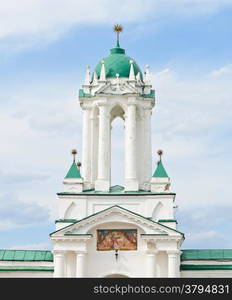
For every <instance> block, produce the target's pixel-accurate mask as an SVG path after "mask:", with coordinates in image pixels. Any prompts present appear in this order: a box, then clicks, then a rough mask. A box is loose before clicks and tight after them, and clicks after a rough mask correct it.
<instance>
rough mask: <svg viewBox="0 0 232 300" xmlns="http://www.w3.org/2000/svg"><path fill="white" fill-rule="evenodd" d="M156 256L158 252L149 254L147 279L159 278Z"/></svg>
mask: <svg viewBox="0 0 232 300" xmlns="http://www.w3.org/2000/svg"><path fill="white" fill-rule="evenodd" d="M156 255H157V251H153V252H148V253H147V272H146V273H147V277H152V278H155V277H157V270H156V269H157V268H156Z"/></svg>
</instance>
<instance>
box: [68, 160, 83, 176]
mask: <svg viewBox="0 0 232 300" xmlns="http://www.w3.org/2000/svg"><path fill="white" fill-rule="evenodd" d="M65 178H81V173H80V170H79V168H78V166H77V165H76V163H75V161H74V162H73V163H72V165H71V167H70V169H69V171H68V173H67V175H66V176H65Z"/></svg>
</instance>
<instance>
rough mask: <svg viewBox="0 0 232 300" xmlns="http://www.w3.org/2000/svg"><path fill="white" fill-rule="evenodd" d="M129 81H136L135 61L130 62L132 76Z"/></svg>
mask: <svg viewBox="0 0 232 300" xmlns="http://www.w3.org/2000/svg"><path fill="white" fill-rule="evenodd" d="M129 80H131V81H134V80H135V72H134V66H133V60H132V59H131V60H130V75H129Z"/></svg>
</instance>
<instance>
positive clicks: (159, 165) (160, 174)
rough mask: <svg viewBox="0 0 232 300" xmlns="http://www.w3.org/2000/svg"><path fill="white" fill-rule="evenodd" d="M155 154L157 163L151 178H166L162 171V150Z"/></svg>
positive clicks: (164, 171)
mask: <svg viewBox="0 0 232 300" xmlns="http://www.w3.org/2000/svg"><path fill="white" fill-rule="evenodd" d="M157 154H158V155H159V161H158V163H157V167H156V170H155V172H154V174H153V176H152V177H159V178H162V177H168V174H167V172H166V170H165V169H164V166H163V164H162V155H163V151H162V150H158V151H157Z"/></svg>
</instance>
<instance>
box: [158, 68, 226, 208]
mask: <svg viewBox="0 0 232 300" xmlns="http://www.w3.org/2000/svg"><path fill="white" fill-rule="evenodd" d="M227 75H228V76H227V77H226V78H224V77H222V78H220V80H218V78H215V77H213V76H209V74H202V75H200V76H199V77H198V78H194V79H193V78H189V77H188V76H186V75H184V76H182V77H181V76H180V75H179V74H176V73H175V72H173V71H171V70H169V69H165V70H162V71H160V72H158V73H156V74H153V76H152V78H153V86H154V87H155V89H156V98H157V101H156V107H155V108H154V111H153V117H152V125H153V134H152V140H153V149H158V148H161V149H163V150H164V153H165V155H164V158H163V159H164V162H165V165H166V169H167V172H168V174H169V175H170V176H171V179H172V182H173V184H172V190H173V191H175V192H177V202H178V203H179V204H180V210H181V208H182V209H183V208H186V207H193V208H194V207H195V209H198V208H199V207H206V206H207V205H210V206H213V205H216V204H218V203H219V202H220V203H221V204H222V203H227V204H230V203H231V197H230V192H229V190H228V189H226V188H225V187H226V186H229V185H230V174H231V171H232V170H231V168H230V167H229V166H230V165H231V164H232V161H231V155H230V149H231V146H232V142H231V139H229V138H228V133H229V132H231V131H232V126H231V121H230V120H231V118H232V86H231V74H229V73H228V74H227ZM229 75H230V76H229ZM155 159H156V158H155Z"/></svg>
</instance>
